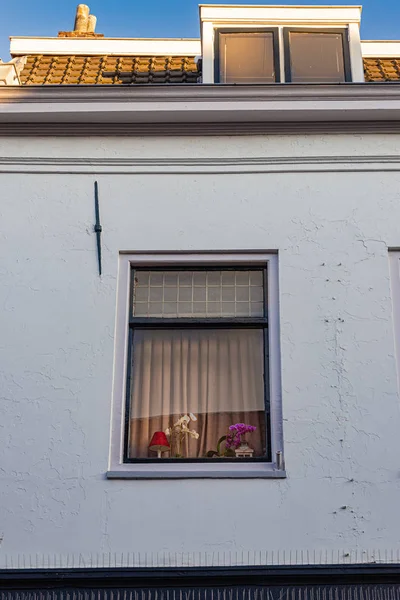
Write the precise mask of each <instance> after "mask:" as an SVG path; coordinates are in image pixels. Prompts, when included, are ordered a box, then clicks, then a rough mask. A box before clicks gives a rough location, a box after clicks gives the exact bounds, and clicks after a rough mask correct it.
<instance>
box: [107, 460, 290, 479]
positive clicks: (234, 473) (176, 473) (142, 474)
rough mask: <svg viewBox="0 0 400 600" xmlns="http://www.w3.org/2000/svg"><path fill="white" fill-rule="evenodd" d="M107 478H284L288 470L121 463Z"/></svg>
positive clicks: (260, 465)
mask: <svg viewBox="0 0 400 600" xmlns="http://www.w3.org/2000/svg"><path fill="white" fill-rule="evenodd" d="M106 477H107V479H284V478H285V477H286V471H284V470H283V469H277V468H276V467H275V466H274V465H273V464H271V463H258V464H254V465H252V464H249V463H246V464H243V465H235V467H233V466H232V465H226V466H225V465H207V466H206V467H205V466H204V464H202V465H196V464H192V465H188V464H185V465H173V466H172V465H170V464H169V465H156V464H153V465H151V467H150V466H149V465H144V464H142V465H140V464H136V465H132V464H124V465H119V466H118V467H117V468H116V469H115V470H110V471H107V473H106Z"/></svg>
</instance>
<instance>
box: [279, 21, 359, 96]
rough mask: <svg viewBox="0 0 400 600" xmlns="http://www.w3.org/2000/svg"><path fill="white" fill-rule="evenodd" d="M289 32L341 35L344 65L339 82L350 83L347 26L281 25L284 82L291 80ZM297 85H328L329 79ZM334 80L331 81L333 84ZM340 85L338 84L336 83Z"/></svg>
mask: <svg viewBox="0 0 400 600" xmlns="http://www.w3.org/2000/svg"><path fill="white" fill-rule="evenodd" d="M291 33H338V34H341V36H342V48H343V67H344V81H343V82H340V83H350V82H351V81H352V73H351V60H350V48H349V37H348V33H349V30H348V28H347V27H340V28H338V27H336V28H330V27H321V28H320V27H318V28H317V27H315V28H314V27H283V53H284V65H285V82H286V83H293V82H292V68H291V53H290V34H291ZM296 83H298V84H299V85H325V84H327V85H329V81H324V82H320V83H319V82H315V83H313V82H307V81H304V82H300V81H299V82H296ZM334 83H336V82H332V84H334ZM338 85H340V84H338Z"/></svg>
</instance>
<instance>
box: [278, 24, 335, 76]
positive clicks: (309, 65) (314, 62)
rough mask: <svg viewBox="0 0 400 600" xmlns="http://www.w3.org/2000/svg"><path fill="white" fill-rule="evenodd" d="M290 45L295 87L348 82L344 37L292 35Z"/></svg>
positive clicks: (331, 34)
mask: <svg viewBox="0 0 400 600" xmlns="http://www.w3.org/2000/svg"><path fill="white" fill-rule="evenodd" d="M289 44H290V74H291V77H290V79H291V81H292V82H293V83H301V82H304V83H339V82H342V81H345V80H346V75H345V68H344V57H343V35H342V34H341V33H334V32H332V33H329V32H315V33H314V32H300V31H290V32H289Z"/></svg>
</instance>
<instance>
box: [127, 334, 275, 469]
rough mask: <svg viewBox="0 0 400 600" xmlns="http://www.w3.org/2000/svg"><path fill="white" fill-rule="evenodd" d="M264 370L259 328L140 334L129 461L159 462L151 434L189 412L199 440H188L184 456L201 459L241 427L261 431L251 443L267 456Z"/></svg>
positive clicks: (135, 356) (133, 371)
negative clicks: (230, 429) (235, 427)
mask: <svg viewBox="0 0 400 600" xmlns="http://www.w3.org/2000/svg"><path fill="white" fill-rule="evenodd" d="M263 371H264V368H263V332H262V331H261V330H259V329H202V330H200V329H199V330H194V329H190V330H189V329H175V330H160V329H158V330H143V329H142V330H135V332H134V341H133V352H132V365H131V382H132V384H131V388H132V389H131V407H130V408H131V410H130V417H131V418H130V431H129V457H130V458H148V457H153V458H154V457H155V454H154V453H153V452H151V451H149V449H148V445H149V442H150V440H151V437H152V435H153V433H154V432H155V431H164V430H165V429H166V428H167V427H169V426H171V425H172V424H173V423H174V422H175V421H176V420H177V419H178V418H179V416H181V415H183V414H188V413H193V414H195V415H196V416H197V418H198V420H197V421H196V422H194V423H192V422H191V423H190V428H193V429H196V431H197V432H198V433H199V434H200V437H199V439H198V440H194V439H188V441H187V444H186V446H185V448H184V456H186V457H188V458H197V457H204V456H205V454H206V452H207V451H208V450H215V449H216V445H217V441H218V439H219V438H220V437H221V436H222V435H224V434H226V433H227V430H228V427H229V425H232V424H234V423H238V422H241V423H247V424H249V425H254V426H255V427H257V429H256V431H255V432H253V433H251V434H247V441H248V443H249V445H250V446H251V447H252V448H254V450H255V456H264V455H265V453H266V439H265V408H264V383H263ZM164 456H165V457H168V456H169V454H164Z"/></svg>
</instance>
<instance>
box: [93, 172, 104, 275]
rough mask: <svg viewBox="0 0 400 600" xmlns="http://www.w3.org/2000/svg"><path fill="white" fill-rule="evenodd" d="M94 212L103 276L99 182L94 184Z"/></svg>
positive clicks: (98, 256)
mask: <svg viewBox="0 0 400 600" xmlns="http://www.w3.org/2000/svg"><path fill="white" fill-rule="evenodd" d="M94 210H95V214H96V223H95V225H94V231H95V233H96V242H97V260H98V264H99V276H101V270H102V269H101V232H102V231H103V228H102V226H101V224H100V207H99V186H98V183H97V181H95V182H94Z"/></svg>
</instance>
